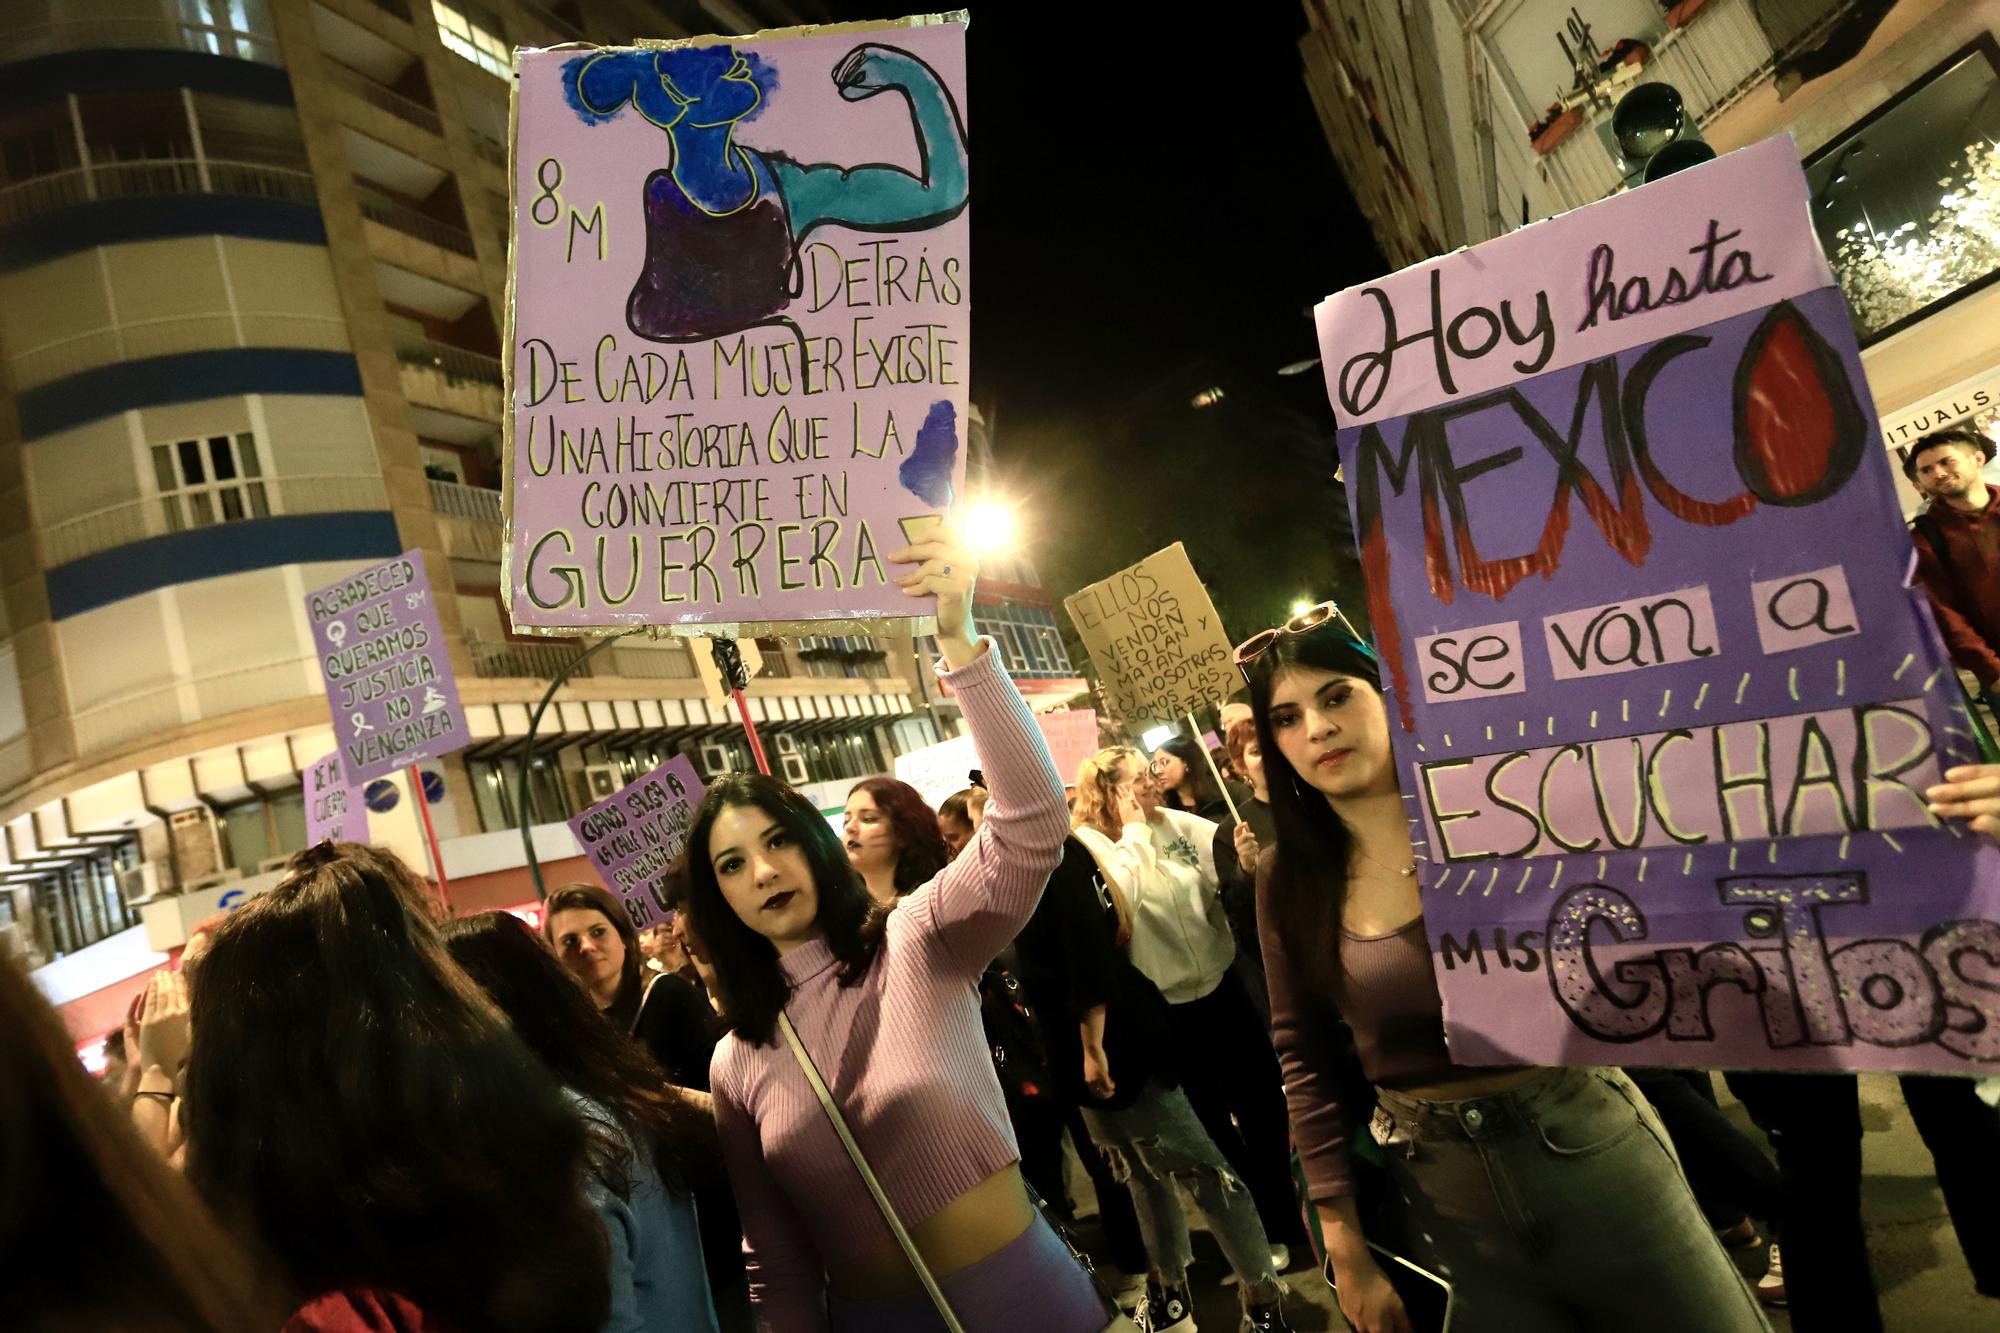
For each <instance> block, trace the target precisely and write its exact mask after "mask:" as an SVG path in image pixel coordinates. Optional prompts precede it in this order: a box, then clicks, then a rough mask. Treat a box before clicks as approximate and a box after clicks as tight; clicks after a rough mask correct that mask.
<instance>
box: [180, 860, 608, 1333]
mask: <svg viewBox="0 0 2000 1333" xmlns="http://www.w3.org/2000/svg"><path fill="white" fill-rule="evenodd" d="M423 893H424V890H423V886H422V885H421V883H420V882H419V881H418V880H417V879H416V877H415V876H414V875H413V874H411V872H410V871H409V869H408V868H407V867H405V866H404V865H403V863H402V862H401V861H398V860H397V859H396V858H395V857H394V856H392V855H390V854H388V853H386V852H381V851H377V850H375V849H374V848H370V847H363V846H359V845H357V844H354V843H337V844H328V843H322V844H320V845H319V846H316V847H311V848H308V849H307V850H305V851H303V852H300V853H298V854H297V855H295V856H293V857H292V858H291V860H290V861H289V862H288V863H287V865H286V873H285V877H284V878H283V879H282V880H280V881H279V883H278V885H277V887H275V888H273V889H272V890H271V891H270V892H269V893H267V894H264V895H263V896H262V897H258V898H253V899H251V900H250V902H249V903H248V904H246V905H245V906H243V907H241V908H239V909H237V911H236V912H234V913H233V914H231V916H230V918H229V920H228V921H227V922H226V923H224V924H223V925H222V927H221V928H220V929H218V930H217V931H216V932H215V940H214V943H213V945H212V946H211V947H210V949H209V951H208V954H207V956H206V957H204V958H203V959H202V962H201V966H200V967H199V968H197V969H196V970H195V972H194V983H193V995H192V1000H193V1009H192V1021H193V1028H194V1031H195V1032H196V1033H197V1034H199V1035H198V1038H197V1040H196V1041H195V1042H194V1044H193V1047H192V1051H191V1053H190V1055H189V1058H188V1065H187V1106H188V1114H187V1125H188V1130H187V1133H188V1172H189V1175H190V1177H191V1178H192V1179H193V1181H194V1183H195V1185H196V1186H197V1187H198V1188H199V1189H200V1191H201V1192H202V1194H203V1195H204V1196H205V1197H206V1198H207V1200H208V1202H209V1204H210V1206H212V1207H213V1208H214V1209H215V1210H216V1212H217V1213H218V1214H219V1215H220V1216H221V1217H222V1218H223V1219H224V1220H225V1221H226V1222H228V1223H229V1224H231V1225H232V1226H233V1227H234V1228H235V1229H236V1230H237V1231H238V1233H239V1234H241V1235H243V1236H246V1237H255V1238H256V1239H257V1240H258V1241H260V1242H261V1243H262V1244H263V1245H264V1246H265V1247H266V1248H267V1249H268V1250H269V1252H270V1254H271V1256H272V1258H273V1259H274V1260H275V1261H276V1263H277V1266H278V1270H279V1271H280V1272H281V1273H282V1275H283V1277H284V1279H285V1281H286V1282H287V1283H288V1285H289V1286H290V1287H291V1288H292V1290H293V1291H294V1292H296V1293H297V1295H298V1296H299V1297H300V1298H301V1299H303V1300H305V1301H306V1302H307V1303H308V1305H307V1314H306V1315H304V1316H303V1319H304V1322H303V1324H302V1325H301V1326H302V1327H309V1328H339V1327H344V1326H348V1324H349V1323H350V1322H351V1321H352V1320H353V1319H354V1318H355V1317H356V1316H355V1312H356V1311H357V1310H359V1311H364V1312H365V1311H369V1310H374V1311H378V1312H380V1311H384V1310H387V1311H393V1312H394V1318H397V1319H401V1320H402V1321H403V1326H405V1327H440V1328H467V1329H470V1328H477V1329H491V1330H506V1331H507V1333H542V1331H544V1330H546V1331H547V1333H558V1330H575V1329H591V1328H596V1327H598V1326H599V1325H601V1324H602V1323H603V1322H604V1319H605V1316H606V1315H607V1314H608V1313H609V1312H610V1299H609V1294H608V1287H607V1284H606V1282H605V1268H606V1249H605V1238H604V1230H603V1228H602V1227H600V1226H599V1225H598V1224H597V1219H596V1218H595V1217H594V1216H593V1214H592V1213H591V1210H590V1204H589V1202H588V1200H586V1199H585V1198H584V1194H583V1181H584V1171H585V1167H586V1160H587V1159H586V1151H587V1142H586V1139H585V1131H584V1126H583V1122H582V1121H581V1120H580V1119H579V1118H578V1117H577V1115H576V1113H575V1111H574V1110H573V1109H572V1108H571V1106H570V1105H569V1103H568V1102H567V1101H566V1100H565V1099H564V1097H563V1094H562V1089H561V1087H560V1086H559V1085H558V1084H557V1082H556V1080H555V1079H554V1078H553V1077H552V1076H551V1075H550V1074H549V1072H548V1071H547V1070H546V1069H545V1068H543V1066H542V1064H541V1062H540V1061H538V1060H536V1059H535V1058H534V1056H533V1055H531V1054H530V1053H529V1052H528V1050H527V1049H526V1048H525V1047H524V1046H523V1045H522V1043H521V1040H520V1038H519V1037H517V1036H515V1034H514V1033H513V1031H512V1030H511V1029H510V1028H509V1027H508V1026H507V1020H506V1019H505V1018H503V1017H502V1016H501V1015H500V1013H499V1011H498V1010H496V1009H495V1008H494V1007H493V1004H492V1002H491V1001H489V1000H488V999H487V998H486V997H485V996H484V995H482V994H481V993H480V991H479V988H478V987H477V986H475V985H473V984H472V982H471V980H470V979H469V978H467V977H466V975H465V973H463V972H462V971H460V970H459V969H458V967H457V966H456V965H455V964H453V963H452V961H451V959H450V958H449V957H447V956H446V954H445V951H444V946H443V944H442V943H440V942H439V940H438V935H437V930H436V928H435V927H434V926H433V925H432V924H431V923H430V922H429V921H428V920H426V919H425V918H424V917H422V916H419V915H417V914H416V913H415V912H414V911H412V910H411V909H412V906H413V905H414V904H417V903H420V902H421V901H422V898H423ZM392 1326H394V1325H392Z"/></svg>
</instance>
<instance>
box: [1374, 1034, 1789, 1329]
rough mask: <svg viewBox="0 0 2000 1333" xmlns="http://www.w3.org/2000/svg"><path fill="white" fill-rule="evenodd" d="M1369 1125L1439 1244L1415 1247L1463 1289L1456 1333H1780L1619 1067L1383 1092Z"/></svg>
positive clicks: (1407, 1205)
mask: <svg viewBox="0 0 2000 1333" xmlns="http://www.w3.org/2000/svg"><path fill="white" fill-rule="evenodd" d="M1369 1133H1370V1135H1371V1136H1372V1137H1373V1138H1374V1140H1375V1143H1376V1145H1377V1146H1378V1147H1379V1148H1380V1149H1381V1151H1382V1158H1383V1163H1384V1165H1385V1166H1386V1167H1387V1168H1388V1171H1389V1175H1390V1178H1391V1179H1392V1180H1393V1181H1394V1182H1395V1184H1396V1187H1397V1190H1398V1192H1399V1193H1400V1195H1401V1196H1402V1198H1401V1202H1402V1203H1403V1205H1404V1209H1405V1220H1406V1221H1407V1222H1408V1223H1410V1224H1413V1234H1416V1235H1420V1236H1423V1237H1425V1238H1427V1239H1428V1241H1429V1243H1430V1252H1429V1253H1428V1254H1417V1253H1412V1254H1411V1255H1410V1257H1411V1258H1412V1259H1416V1260H1418V1261H1420V1262H1421V1261H1422V1260H1424V1259H1426V1258H1427V1259H1429V1260H1430V1261H1431V1262H1433V1263H1435V1264H1436V1265H1437V1267H1438V1270H1439V1271H1440V1272H1441V1274H1442V1275H1443V1276H1445V1277H1446V1278H1448V1279H1449V1280H1450V1281H1451V1283H1452V1285H1453V1289H1454V1292H1455V1299H1456V1304H1457V1310H1456V1313H1455V1315H1454V1317H1453V1323H1452V1329H1453V1333H1516V1331H1517V1330H1534V1333H1598V1331H1599V1330H1602V1331H1603V1333H1692V1331H1693V1330H1700V1333H1769V1329H1770V1325H1769V1324H1768V1323H1767V1322H1766V1321H1765V1318H1764V1314H1763V1311H1762V1310H1760V1309H1759V1308H1758V1305H1757V1302H1756V1300H1755V1298H1753V1297H1752V1296H1751V1294H1750V1289H1749V1288H1748V1287H1747V1286H1746V1285H1745V1284H1744V1282H1743V1278H1742V1276H1741V1275H1740V1274H1738V1273H1737V1271H1736V1266H1735V1265H1734V1264H1733V1263H1732V1262H1730V1259H1729V1256H1728V1255H1726V1254H1725V1253H1723V1249H1722V1245H1721V1242H1719V1241H1718V1240H1717V1239H1716V1237H1715V1233H1714V1232H1713V1231H1711V1230H1710V1229H1709V1226H1708V1223H1707V1221H1706V1220H1705V1219H1704V1218H1703V1217H1702V1215H1701V1210H1700V1208H1698V1207H1696V1205H1695V1201H1694V1195H1693V1194H1691V1193H1690V1192H1689V1191H1688V1186H1687V1181H1686V1179H1685V1178H1684V1177H1683V1176H1682V1175H1681V1168H1680V1163H1679V1161H1678V1159H1677V1158H1676V1157H1675V1156H1674V1150H1673V1147H1672V1146H1671V1144H1670V1143H1669V1141H1668V1139H1667V1134H1666V1130H1665V1129H1663V1128H1662V1127H1661V1125H1660V1120H1659V1117H1658V1116H1657V1115H1656V1114H1655V1113H1654V1111H1653V1108H1652V1106H1651V1105H1649V1104H1648V1103H1647V1101H1646V1099H1645V1098H1644V1097H1643V1096H1641V1095H1640V1093H1639V1090H1638V1089H1637V1088H1636V1087H1634V1086H1633V1084H1632V1080H1631V1079H1629V1078H1627V1077H1626V1076H1625V1075H1624V1074H1622V1073H1620V1072H1619V1071H1617V1070H1615V1069H1548V1070H1543V1071H1542V1072H1541V1074H1540V1075H1539V1076H1538V1077H1537V1078H1535V1079H1533V1080H1532V1081H1530V1082H1528V1083H1526V1084H1524V1085H1522V1086H1521V1087H1518V1088H1515V1089H1513V1090H1511V1091H1508V1092H1503V1093H1497V1094H1495V1095H1493V1096H1490V1097H1474V1098H1468V1099H1466V1100H1463V1101H1425V1100H1421V1099H1418V1098H1415V1097H1408V1096H1404V1095H1403V1094H1401V1093H1398V1092H1394V1091H1392V1090H1390V1089H1388V1088H1383V1089H1380V1090H1379V1101H1378V1103H1377V1106H1376V1110H1375V1118H1374V1121H1373V1123H1372V1124H1371V1125H1370V1126H1369Z"/></svg>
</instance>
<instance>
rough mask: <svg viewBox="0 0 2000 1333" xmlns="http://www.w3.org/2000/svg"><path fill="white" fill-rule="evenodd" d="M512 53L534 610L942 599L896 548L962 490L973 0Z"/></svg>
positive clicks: (607, 616)
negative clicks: (888, 20)
mask: <svg viewBox="0 0 2000 1333" xmlns="http://www.w3.org/2000/svg"><path fill="white" fill-rule="evenodd" d="M518 60H519V70H518V81H517V90H516V99H517V100H516V104H515V107H516V123H515V139H514V168H513V170H514V245H513V248H512V251H511V254H512V263H513V276H512V294H513V299H512V305H511V307H510V310H509V325H510V334H509V355H508V358H507V361H508V367H507V383H508V392H509V401H510V411H509V419H508V423H507V443H506V449H505V454H506V468H507V473H508V485H507V488H506V489H507V496H508V531H507V540H506V542H505V544H504V556H503V576H504V578H505V581H506V585H507V590H508V605H509V610H510V614H511V615H512V618H513V623H514V626H515V627H516V629H518V630H522V631H529V632H557V631H566V630H570V629H577V628H601V627H609V626H622V625H633V624H651V625H681V626H695V625H700V626H707V627H711V628H721V629H724V630H728V631H729V632H744V631H745V630H746V629H747V627H749V626H751V625H760V626H764V627H767V628H769V627H771V626H776V625H786V624H796V623H798V622H802V621H827V620H832V621H850V622H851V621H859V620H879V619H882V618H904V617H910V616H912V615H921V614H927V613H928V611H929V610H930V605H929V604H928V603H925V602H918V601H914V600H912V599H911V598H909V597H906V596H904V595H903V593H902V591H901V590H900V589H898V588H896V587H895V586H894V585H893V584H891V582H890V579H891V578H892V577H893V575H894V574H895V573H896V572H897V571H896V570H895V569H894V568H892V567H890V566H888V565H887V564H886V563H885V562H884V560H883V557H884V556H885V555H887V554H888V553H890V552H893V551H895V550H897V549H898V548H900V547H902V546H904V545H906V544H907V542H908V541H910V540H912V539H913V537H914V535H915V534H916V533H918V532H920V531H922V530H924V529H925V528H926V527H927V526H929V525H930V524H934V523H935V522H936V521H937V520H938V519H939V518H940V517H941V516H942V515H944V514H945V513H946V512H947V511H948V510H949V508H950V506H951V503H952V500H953V497H954V496H955V495H957V494H958V493H960V492H961V491H962V489H963V486H964V475H965V441H966V438H967V400H966V386H967V383H968V377H969V371H970V359H969V350H970V344H969V341H968V328H969V324H968V310H969V306H968V301H969V295H970V288H969V285H968V283H969V276H970V275H969V271H968V268H967V262H966V256H967V236H968V219H967V214H966V197H967V196H966V192H967V156H966V125H965V24H964V21H963V18H962V16H961V17H956V18H952V19H949V20H947V19H941V18H931V19H916V20H905V21H904V22H903V23H899V24H890V25H879V26H869V25H854V24H850V25H842V26H840V27H838V28H828V29H822V30H817V31H815V30H812V29H797V30H790V31H783V32H768V33H760V34H759V35H757V36H756V37H738V38H698V39H694V40H691V41H675V42H657V43H650V44H647V45H643V46H636V47H603V48H576V47H565V48H562V49H559V50H549V51H534V50H530V51H523V52H521V53H520V55H519V58H518ZM805 632H808V633H823V632H833V631H830V630H829V629H828V628H827V627H825V626H820V627H818V628H816V629H813V630H808V631H805Z"/></svg>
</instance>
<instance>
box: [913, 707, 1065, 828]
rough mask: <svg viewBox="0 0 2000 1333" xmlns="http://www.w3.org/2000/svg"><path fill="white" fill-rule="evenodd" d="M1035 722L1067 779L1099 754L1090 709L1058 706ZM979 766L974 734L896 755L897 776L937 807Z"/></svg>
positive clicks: (927, 803) (925, 800)
mask: <svg viewBox="0 0 2000 1333" xmlns="http://www.w3.org/2000/svg"><path fill="white" fill-rule="evenodd" d="M1035 724H1036V725H1037V726H1039V727H1040V728H1041V729H1042V739H1043V740H1045V741H1047V742H1048V746H1049V755H1050V757H1051V758H1053V759H1054V760H1055V762H1056V772H1058V773H1060V774H1062V779H1063V781H1064V782H1066V783H1067V782H1075V781H1076V771H1077V769H1078V768H1080V767H1082V765H1083V761H1084V760H1086V759H1088V758H1090V756H1092V755H1094V754H1096V753H1097V750H1098V745H1097V714H1096V712H1095V711H1093V710H1091V709H1088V708H1069V709H1058V710H1056V711H1054V712H1049V713H1037V714H1035ZM979 766H980V765H979V752H978V751H977V750H975V749H974V748H973V746H972V737H970V736H954V737H952V738H951V739H950V740H948V741H939V742H938V743H937V744H936V745H926V746H924V747H923V748H921V749H917V750H911V751H910V752H909V753H907V754H899V755H897V756H896V777H897V779H898V780H899V781H902V782H907V783H909V784H910V785H911V786H912V787H915V788H916V789H917V792H918V794H919V795H921V796H922V797H923V798H924V804H926V805H928V806H930V807H931V808H932V809H936V808H937V807H938V806H939V805H942V804H943V803H944V798H945V797H947V796H949V795H951V794H952V793H953V792H957V791H964V790H965V788H966V786H967V785H968V782H969V777H968V775H969V774H970V773H971V772H972V771H973V770H974V769H976V768H978V767H979Z"/></svg>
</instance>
